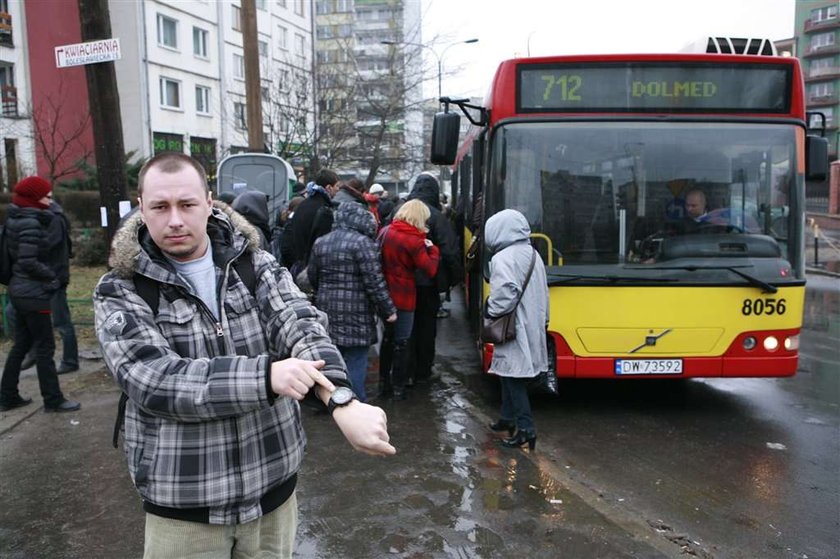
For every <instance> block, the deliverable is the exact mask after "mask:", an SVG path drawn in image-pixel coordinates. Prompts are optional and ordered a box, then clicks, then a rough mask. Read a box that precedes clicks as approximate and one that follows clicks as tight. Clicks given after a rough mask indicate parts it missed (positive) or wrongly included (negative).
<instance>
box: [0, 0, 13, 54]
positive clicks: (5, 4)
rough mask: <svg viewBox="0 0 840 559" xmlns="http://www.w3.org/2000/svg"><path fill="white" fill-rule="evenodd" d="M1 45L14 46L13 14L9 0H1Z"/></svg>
mask: <svg viewBox="0 0 840 559" xmlns="http://www.w3.org/2000/svg"><path fill="white" fill-rule="evenodd" d="M0 45H3V46H7V47H13V46H15V42H14V40H13V37H12V15H11V14H10V13H9V0H0Z"/></svg>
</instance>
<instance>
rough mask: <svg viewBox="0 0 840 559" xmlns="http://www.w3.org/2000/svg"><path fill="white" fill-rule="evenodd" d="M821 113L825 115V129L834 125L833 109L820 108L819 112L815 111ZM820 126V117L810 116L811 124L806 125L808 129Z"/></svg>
mask: <svg viewBox="0 0 840 559" xmlns="http://www.w3.org/2000/svg"><path fill="white" fill-rule="evenodd" d="M815 112H819V113H822V114H823V115H825V127H826V128H831V127H832V126H833V125H834V124H833V122H834V107H820V108H819V110H817V111H815ZM821 125H822V119H821V118H820V115H816V114H812V115H811V122H809V123H808V127H809V128H818V127H819V126H821Z"/></svg>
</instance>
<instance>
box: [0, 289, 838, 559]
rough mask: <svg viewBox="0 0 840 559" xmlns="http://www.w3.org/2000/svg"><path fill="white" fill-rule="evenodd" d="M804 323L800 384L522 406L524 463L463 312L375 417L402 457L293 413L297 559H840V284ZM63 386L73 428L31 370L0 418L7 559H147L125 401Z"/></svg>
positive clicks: (822, 296) (98, 381) (111, 393)
mask: <svg viewBox="0 0 840 559" xmlns="http://www.w3.org/2000/svg"><path fill="white" fill-rule="evenodd" d="M806 303H807V305H806V313H805V328H806V330H805V331H803V341H802V348H801V354H802V359H801V366H800V371H799V373H798V374H797V376H796V377H793V378H792V379H732V380H698V381H688V382H678V383H673V382H667V381H666V382H656V381H652V382H646V381H642V382H594V381H586V382H582V381H571V382H568V381H567V382H563V383H561V396H560V397H559V398H558V399H546V398H534V400H533V405H534V410H535V416H536V422H537V429H538V433H539V440H538V441H537V449H536V451H535V452H533V453H530V452H527V451H520V450H511V449H504V448H502V447H500V446H499V445H498V444H497V439H496V437H495V436H494V435H492V434H490V433H489V432H488V431H487V429H486V428H485V427H484V425H485V424H486V423H488V422H489V421H491V420H492V419H493V418H494V413H495V410H496V408H497V406H498V386H497V383H496V382H495V379H493V378H491V377H488V376H487V375H483V374H482V373H481V371H480V369H479V365H478V359H477V350H476V348H475V347H474V346H473V345H472V343H471V342H470V341H469V338H470V337H469V336H468V335H465V334H466V333H467V332H468V327H467V325H466V323H465V321H464V317H463V312H462V311H461V303H460V302H459V301H457V300H454V301H453V302H452V303H451V304H450V307H451V309H452V316H451V317H450V318H447V319H441V320H439V321H438V325H439V327H440V332H439V351H438V353H439V357H438V359H437V365H436V367H438V368H439V370H440V371H441V372H442V373H443V375H442V381H441V382H439V383H437V384H435V385H433V386H426V387H417V388H415V389H414V390H413V391H412V394H411V398H410V399H409V400H408V401H406V402H399V403H394V402H390V401H386V402H384V403H383V407H384V408H385V409H386V411H387V412H388V418H389V430H390V433H391V439H392V442H393V443H394V445H395V446H396V447H397V450H398V454H397V455H396V456H394V457H388V458H381V457H379V458H374V457H369V456H365V455H362V454H358V453H356V452H355V451H353V450H352V449H351V448H350V446H349V444H348V443H347V442H346V441H345V440H344V439H343V437H342V436H341V435H340V433H339V431H338V429H337V428H336V427H335V425H334V424H333V423H332V420H331V419H330V418H329V417H328V416H326V415H323V414H316V413H314V412H312V411H311V410H304V413H303V415H304V424H305V427H306V431H307V434H308V438H309V445H308V449H307V453H306V457H305V461H304V465H303V469H302V472H301V475H300V483H299V486H298V487H299V494H298V498H299V506H300V513H301V514H300V528H299V530H298V538H297V546H296V553H295V556H296V557H301V558H310V557H311V558H377V557H405V558H449V557H455V558H463V559H467V558H476V559H480V558H494V557H499V558H507V557H519V556H522V557H536V558H542V557H546V558H548V557H569V558H613V557H615V558H624V557H628V558H630V557H635V558H656V557H685V556H697V557H715V558H726V557H733V558H745V559H746V558H757V557H761V558H762V559H765V558H767V559H773V558H780V559H782V558H784V559H787V558H794V557H795V558H799V559H805V558H808V559H814V558H828V557H833V556H836V550H837V549H838V548H840V420H838V417H840V380H838V379H840V375H838V371H840V366H838V359H840V355H838V352H837V349H836V348H837V347H840V282H838V281H837V279H836V278H834V277H830V276H816V275H815V276H809V288H808V290H807V292H806ZM89 356H90V355H89ZM4 358H5V356H2V355H0V359H4ZM374 358H375V356H374ZM373 365H374V366H373V367H372V369H375V363H374V364H373ZM60 379H61V382H62V388H63V390H64V391H65V393H66V394H67V395H68V397H72V398H76V399H79V400H80V401H81V402H82V403H83V408H82V410H81V411H80V412H78V413H74V414H65V415H62V414H44V413H43V411H42V409H41V408H40V407H39V403H38V402H37V400H38V398H37V381H36V379H35V374H34V370H30V371H27V372H26V373H24V376H23V378H22V382H21V389H22V392H23V393H24V394H27V395H30V396H34V397H35V399H36V403H33V404H31V405H30V406H28V407H26V408H22V409H18V410H14V411H12V412H8V413H0V557H4V558H14V559H23V558H27V559H28V558H31V557H36V558H39V557H56V558H95V557H103V558H111V557H120V558H133V557H140V556H141V555H142V541H143V512H142V509H141V506H140V501H139V499H138V497H137V495H136V493H135V491H134V489H133V487H132V486H131V483H130V481H129V478H128V473H127V470H126V466H125V462H124V458H123V454H122V452H121V450H115V449H113V448H112V447H111V433H112V428H113V420H114V417H115V413H116V402H117V398H118V392H117V390H116V388H115V386H114V385H113V381H112V380H111V378H110V376H109V375H108V374H107V373H106V372H105V371H104V370H103V369H102V365H101V361H98V360H93V359H85V360H83V367H82V371H80V372H78V373H74V374H70V375H63V376H61V377H60ZM370 380H371V385H370V387H369V388H370V390H369V392H373V391H374V386H375V375H373V374H372V375H371V378H370Z"/></svg>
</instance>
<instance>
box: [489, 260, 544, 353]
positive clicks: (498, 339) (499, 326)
mask: <svg viewBox="0 0 840 559" xmlns="http://www.w3.org/2000/svg"><path fill="white" fill-rule="evenodd" d="M536 260H537V251H533V253H532V254H531V266H530V267H529V268H528V275H527V276H525V283H523V284H522V291H520V292H519V297H517V299H516V304H515V305H513V309H512V310H511V311H510V312H509V313H505V314H503V315H501V316H487V315H484V316H483V317H482V321H481V341H482V342H484V343H487V344H503V343H505V342H509V341H511V340H515V339H516V308H517V307H518V306H519V301H521V300H522V295H524V294H525V288H527V287H528V282H529V281H531V272H533V271H534V263H535V262H536Z"/></svg>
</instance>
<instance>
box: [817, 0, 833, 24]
mask: <svg viewBox="0 0 840 559" xmlns="http://www.w3.org/2000/svg"><path fill="white" fill-rule="evenodd" d="M830 19H837V4H834V5H833V6H825V7H823V8H817V9H816V10H811V21H812V22H813V23H821V22H823V21H828V20H830Z"/></svg>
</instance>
